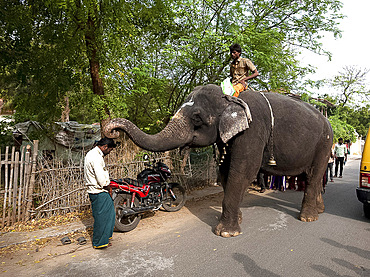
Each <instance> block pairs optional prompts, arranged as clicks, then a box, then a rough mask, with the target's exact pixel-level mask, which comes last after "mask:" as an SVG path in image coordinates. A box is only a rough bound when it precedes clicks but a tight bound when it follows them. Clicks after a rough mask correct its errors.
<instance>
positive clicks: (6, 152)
mask: <svg viewBox="0 0 370 277" xmlns="http://www.w3.org/2000/svg"><path fill="white" fill-rule="evenodd" d="M8 155H9V146H7V147H5V159H4V168H5V193H4V205H3V223H2V227H4V226H5V217H6V200H7V199H6V198H7V195H8ZM7 224H9V222H7Z"/></svg>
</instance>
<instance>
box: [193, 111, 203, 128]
mask: <svg viewBox="0 0 370 277" xmlns="http://www.w3.org/2000/svg"><path fill="white" fill-rule="evenodd" d="M191 121H192V123H193V124H194V125H195V126H201V125H202V124H203V120H202V118H201V117H200V115H199V114H193V117H192V119H191Z"/></svg>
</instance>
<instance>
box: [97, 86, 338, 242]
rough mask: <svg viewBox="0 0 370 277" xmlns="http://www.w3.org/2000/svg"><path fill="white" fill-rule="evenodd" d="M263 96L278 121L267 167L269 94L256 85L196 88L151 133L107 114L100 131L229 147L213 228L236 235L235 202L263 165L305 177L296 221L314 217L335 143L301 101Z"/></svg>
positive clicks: (144, 141) (172, 143)
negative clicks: (228, 90)
mask: <svg viewBox="0 0 370 277" xmlns="http://www.w3.org/2000/svg"><path fill="white" fill-rule="evenodd" d="M264 95H265V96H266V97H267V99H268V100H269V101H270V103H271V107H272V110H273V115H274V119H275V126H274V129H273V154H274V157H275V160H276V163H277V165H276V166H269V165H268V161H269V158H270V156H271V153H270V152H269V149H271V147H269V145H271V144H270V143H269V141H270V135H271V112H270V109H269V106H268V103H267V101H266V99H265V98H264V97H263V96H262V94H261V93H259V92H256V91H246V92H243V93H241V94H240V96H239V98H235V97H230V96H225V95H224V94H223V93H222V91H221V88H220V87H219V86H215V85H207V86H202V87H197V88H195V89H194V91H193V92H192V93H191V94H190V95H189V96H188V98H187V99H186V100H185V103H184V104H183V105H182V107H181V108H180V109H179V110H178V112H177V113H176V114H175V115H174V117H173V118H172V120H171V121H170V122H169V123H168V125H167V126H166V127H165V128H164V129H163V130H162V131H161V132H159V133H158V134H156V135H147V134H145V133H143V132H142V131H140V130H139V129H138V128H137V127H136V126H135V125H134V124H133V123H131V122H130V121H128V120H126V119H122V118H116V119H113V120H111V121H110V122H109V123H108V125H107V126H106V127H105V129H104V131H105V135H106V136H108V137H113V138H116V137H118V136H119V132H118V131H117V130H123V131H125V132H126V133H127V134H128V135H129V136H130V138H131V139H132V140H133V141H134V142H135V143H136V144H137V145H138V146H140V147H142V148H144V149H147V150H150V151H157V152H158V151H167V150H171V149H175V148H178V147H180V148H184V147H203V146H208V145H212V144H213V143H217V146H218V148H219V149H220V151H222V149H223V147H224V146H226V148H227V153H228V154H227V155H226V159H225V160H224V162H223V163H222V165H221V166H220V173H221V179H222V185H223V188H224V199H223V203H222V216H221V218H220V221H219V223H218V225H217V226H216V227H215V230H214V232H215V233H216V234H217V235H220V236H223V237H231V236H237V235H239V234H240V232H241V230H240V226H239V223H240V222H241V219H242V217H241V212H240V210H239V205H240V203H241V201H242V198H243V194H244V191H245V189H246V188H247V187H248V186H249V184H251V182H252V181H253V180H254V179H255V178H256V176H257V173H258V170H259V169H260V168H261V169H262V171H264V172H267V173H269V174H273V175H287V176H297V175H300V174H303V176H306V178H307V186H306V190H305V193H304V198H303V201H302V208H301V212H300V215H299V219H301V220H302V221H314V220H317V219H318V214H319V213H322V212H323V211H324V203H323V199H322V196H321V190H322V178H323V176H324V172H325V170H326V167H327V162H328V159H329V154H330V147H331V145H332V142H333V132H332V129H331V126H330V123H329V122H328V120H327V119H326V118H325V117H324V116H323V115H322V114H321V113H320V112H319V111H318V110H316V109H315V108H314V107H312V106H311V105H309V104H307V103H305V102H302V101H299V100H296V99H293V98H290V97H288V96H284V95H281V94H278V93H264ZM240 99H243V100H244V102H245V103H247V104H248V106H249V109H250V112H251V115H252V121H251V122H250V123H249V128H247V127H248V124H247V114H246V112H247V111H248V109H246V108H245V107H244V106H243V103H242V102H240ZM226 143H227V145H226Z"/></svg>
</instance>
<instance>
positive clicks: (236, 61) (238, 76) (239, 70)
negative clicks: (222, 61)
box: [229, 43, 259, 97]
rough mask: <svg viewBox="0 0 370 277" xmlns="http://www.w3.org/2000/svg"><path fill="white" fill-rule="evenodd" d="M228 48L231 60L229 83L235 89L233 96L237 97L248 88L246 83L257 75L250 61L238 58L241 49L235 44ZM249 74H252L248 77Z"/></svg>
mask: <svg viewBox="0 0 370 277" xmlns="http://www.w3.org/2000/svg"><path fill="white" fill-rule="evenodd" d="M229 48H230V54H231V58H232V59H233V61H232V62H231V64H230V75H231V77H232V79H231V83H232V85H233V87H234V89H235V94H234V95H233V96H235V97H238V96H239V94H240V92H242V91H244V90H246V89H247V88H248V84H247V81H248V80H250V79H253V78H256V77H257V76H258V75H259V73H258V71H257V68H256V67H255V66H254V64H253V63H252V61H251V60H250V59H247V58H242V57H240V55H241V53H242V48H241V47H240V45H239V44H237V43H235V44H233V45H231V46H230V47H229ZM249 72H251V73H252V74H251V75H249Z"/></svg>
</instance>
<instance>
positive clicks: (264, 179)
mask: <svg viewBox="0 0 370 277" xmlns="http://www.w3.org/2000/svg"><path fill="white" fill-rule="evenodd" d="M350 145H351V143H350V141H349V140H346V141H343V138H339V139H338V143H336V144H335V145H334V147H333V149H332V150H331V153H330V157H329V161H328V167H327V169H326V172H325V175H324V177H323V191H325V186H326V185H327V183H328V181H329V180H330V182H334V178H337V177H339V178H343V168H344V165H345V164H346V162H347V155H349V154H350ZM334 166H335V167H334ZM338 173H339V176H338ZM305 185H306V184H305V179H304V178H303V176H289V177H287V176H270V177H269V176H268V175H267V174H265V173H263V172H259V173H258V176H257V186H259V187H260V188H261V189H260V192H261V193H263V192H265V191H266V189H276V190H281V191H285V190H286V189H292V190H298V191H304V189H305Z"/></svg>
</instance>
